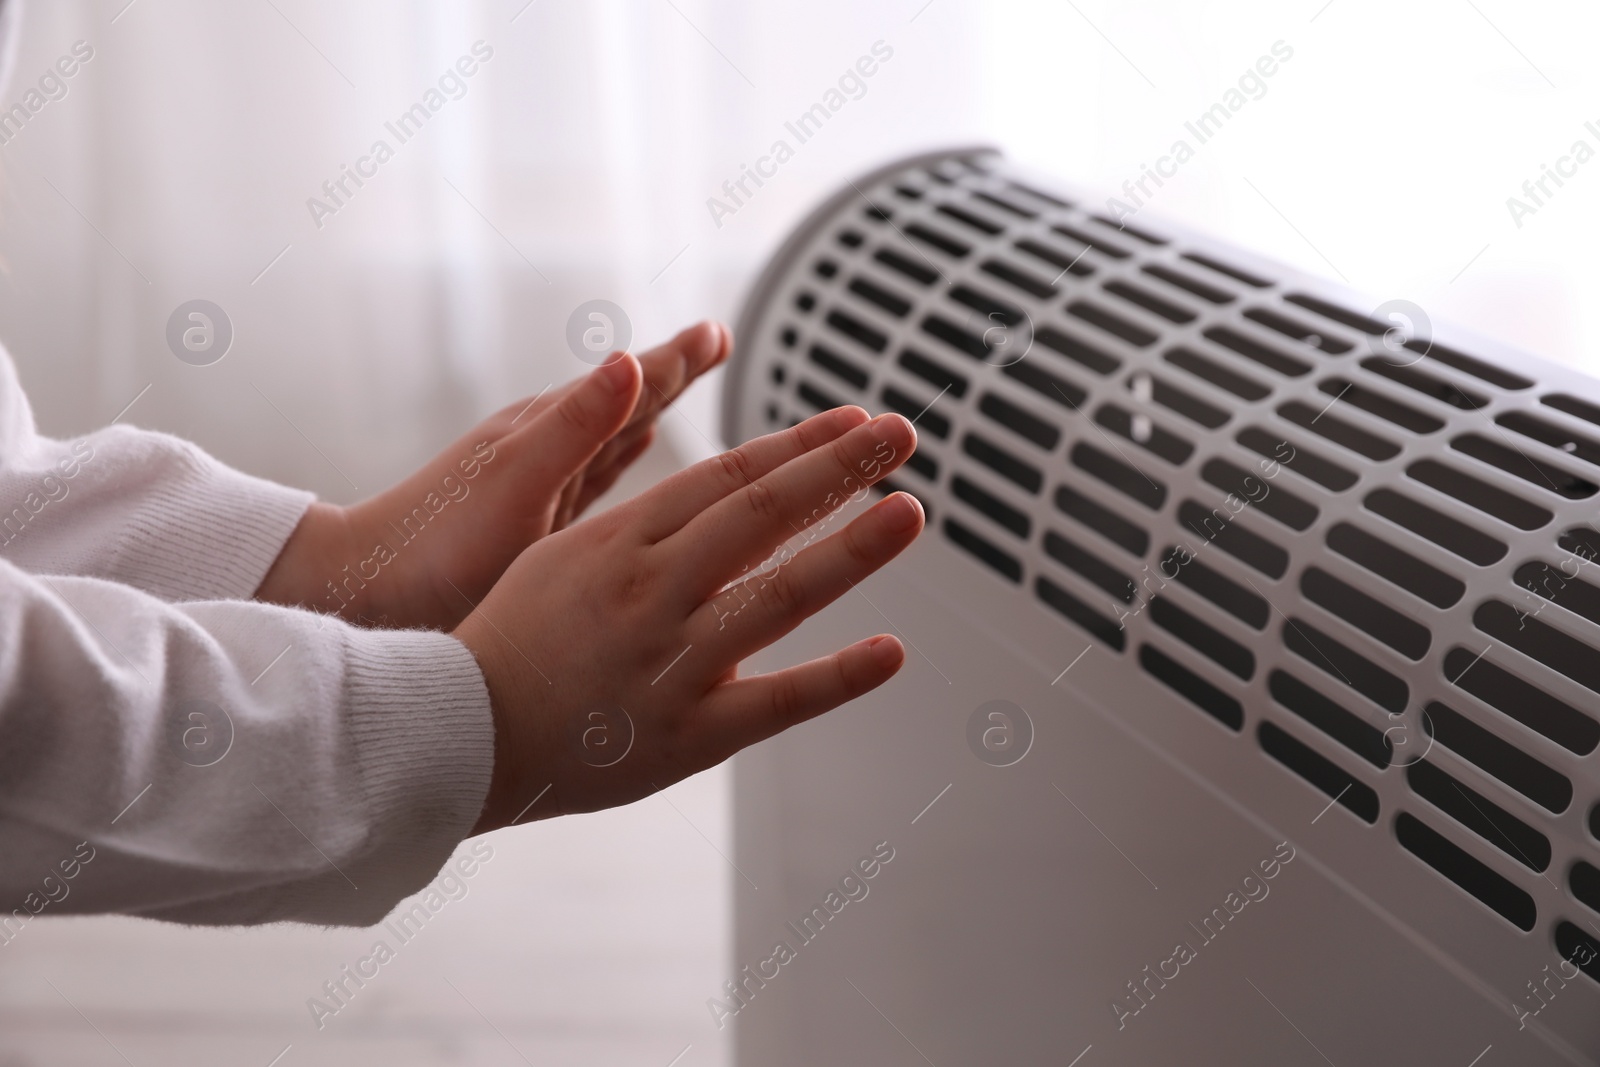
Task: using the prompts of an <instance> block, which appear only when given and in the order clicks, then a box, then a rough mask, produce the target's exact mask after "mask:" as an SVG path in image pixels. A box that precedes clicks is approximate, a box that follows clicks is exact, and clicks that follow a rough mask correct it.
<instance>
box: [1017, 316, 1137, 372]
mask: <svg viewBox="0 0 1600 1067" xmlns="http://www.w3.org/2000/svg"><path fill="white" fill-rule="evenodd" d="M1033 339H1034V340H1035V341H1036V342H1038V343H1039V344H1041V345H1044V346H1045V347H1046V348H1048V349H1050V350H1051V351H1052V352H1056V353H1058V354H1060V355H1063V356H1066V357H1067V358H1068V359H1070V360H1072V361H1073V362H1074V363H1078V364H1081V365H1082V366H1085V367H1087V368H1089V369H1090V370H1092V371H1094V372H1095V373H1096V374H1110V373H1111V372H1112V371H1114V370H1116V369H1117V368H1118V367H1120V366H1122V361H1121V360H1120V359H1118V358H1116V357H1115V356H1112V355H1108V354H1107V353H1105V352H1102V351H1101V350H1100V349H1098V348H1096V347H1095V346H1094V345H1091V344H1089V343H1088V342H1087V341H1080V340H1078V339H1077V338H1076V337H1073V336H1072V335H1071V334H1066V333H1062V332H1061V331H1060V330H1058V329H1056V328H1055V327H1053V326H1041V327H1039V328H1037V329H1035V330H1034V331H1033Z"/></svg>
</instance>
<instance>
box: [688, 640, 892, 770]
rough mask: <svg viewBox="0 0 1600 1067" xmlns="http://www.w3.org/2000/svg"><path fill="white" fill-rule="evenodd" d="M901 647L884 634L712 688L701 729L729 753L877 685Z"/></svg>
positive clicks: (703, 706) (887, 675)
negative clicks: (766, 672)
mask: <svg viewBox="0 0 1600 1067" xmlns="http://www.w3.org/2000/svg"><path fill="white" fill-rule="evenodd" d="M905 661H906V650H905V648H904V647H902V646H901V644H900V642H899V641H898V640H896V639H895V638H893V637H890V636H889V635H887V634H879V635H878V636H877V637H869V638H868V639H867V640H865V641H860V642H858V643H856V644H853V645H851V646H850V647H848V648H843V649H840V650H839V651H838V652H835V653H834V654H833V655H831V656H824V657H823V658H822V659H814V660H812V661H811V662H809V663H802V664H800V665H799V666H796V667H789V668H787V669H785V670H781V671H777V672H776V673H773V674H760V675H756V676H755V677H753V678H741V679H739V680H738V681H734V682H727V683H724V684H722V685H719V686H717V687H716V688H715V689H713V690H712V691H711V692H710V693H709V694H708V695H707V696H706V698H705V700H704V701H703V702H702V703H701V705H700V711H699V714H700V716H701V722H700V727H701V728H702V729H703V730H705V732H706V735H707V736H708V737H709V738H710V739H711V743H712V745H713V747H716V748H721V749H723V750H724V751H726V752H727V754H728V755H732V754H733V753H734V752H737V751H738V750H739V749H741V748H745V747H747V746H749V745H753V744H755V743H756V742H757V741H765V740H766V739H767V738H769V737H771V736H772V735H773V734H776V733H781V732H782V731H784V730H787V729H788V728H789V727H791V726H794V725H796V724H797V723H802V722H805V721H806V720H807V719H812V718H815V717H816V716H818V715H821V714H822V713H823V712H825V711H832V710H833V709H834V708H836V707H838V706H839V705H841V704H845V703H848V702H849V701H852V700H854V699H855V698H856V697H859V696H861V695H862V694H864V693H870V692H871V691H872V690H874V689H876V688H878V686H880V685H882V684H883V683H884V682H887V681H888V680H889V679H890V678H893V677H894V675H895V673H896V672H897V671H899V670H900V667H901V665H902V664H904V663H905Z"/></svg>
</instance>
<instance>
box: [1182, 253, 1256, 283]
mask: <svg viewBox="0 0 1600 1067" xmlns="http://www.w3.org/2000/svg"><path fill="white" fill-rule="evenodd" d="M1183 258H1184V259H1187V260H1188V261H1189V262H1190V263H1198V264H1200V265H1201V266H1202V267H1207V268H1209V269H1211V270H1214V271H1216V272H1217V273H1218V274H1222V275H1225V276H1227V277H1229V278H1232V279H1233V280H1234V281H1236V282H1244V284H1246V285H1248V286H1250V287H1251V288H1253V289H1266V288H1268V287H1269V286H1271V285H1272V283H1271V282H1269V281H1267V280H1266V279H1265V278H1259V277H1257V276H1256V275H1254V274H1250V273H1248V272H1246V271H1244V270H1241V269H1240V268H1238V267H1231V266H1229V265H1228V264H1226V263H1224V262H1222V261H1221V260H1220V259H1215V258H1213V257H1212V256H1206V255H1201V254H1200V253H1199V252H1185V253H1183Z"/></svg>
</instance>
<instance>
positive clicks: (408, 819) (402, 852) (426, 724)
mask: <svg viewBox="0 0 1600 1067" xmlns="http://www.w3.org/2000/svg"><path fill="white" fill-rule="evenodd" d="M345 633H346V673H345V700H344V708H345V728H346V736H347V737H348V738H349V739H350V741H351V743H352V744H353V746H354V753H355V758H356V763H357V767H358V768H359V773H360V774H361V778H362V782H363V786H364V788H363V793H364V796H365V799H366V805H367V816H368V817H367V823H368V826H369V836H368V839H367V842H366V845H365V846H364V847H363V848H362V850H361V853H362V854H361V858H360V860H359V861H358V863H357V866H358V867H359V868H360V870H361V875H360V876H359V877H357V879H356V880H357V881H358V882H360V883H361V893H360V894H359V896H360V898H361V902H360V907H361V909H362V912H363V914H362V915H360V916H358V917H352V918H353V919H354V921H357V922H360V923H363V924H366V923H375V922H378V921H379V920H380V919H382V918H383V916H384V915H386V914H387V913H388V912H389V910H390V909H391V908H392V907H393V906H394V905H395V904H396V903H398V902H399V901H400V900H401V899H403V898H404V897H406V896H409V895H410V894H412V893H415V892H416V891H417V890H419V889H421V888H423V886H425V885H427V884H428V882H429V881H430V880H431V879H432V878H433V877H434V875H436V874H437V873H438V872H439V868H440V867H442V866H443V865H444V863H445V861H446V860H448V859H449V858H450V854H451V852H452V851H453V850H454V849H455V847H456V845H458V844H459V843H460V842H461V840H462V839H463V838H465V837H466V836H467V835H468V834H470V833H471V832H472V827H473V826H474V825H475V824H476V823H477V821H478V816H479V815H480V814H482V812H483V804H484V800H485V798H486V797H487V796H488V793H489V779H490V777H491V775H492V774H493V771H494V719H493V716H492V714H491V712H490V709H489V690H488V687H487V686H486V685H485V684H484V680H483V673H482V671H480V670H479V668H478V664H477V661H476V660H475V659H473V656H472V653H471V652H469V651H468V650H467V648H466V646H465V645H463V644H462V643H461V642H460V641H457V640H456V639H455V638H453V637H450V636H449V635H447V634H441V633H436V632H434V631H430V630H359V629H355V628H350V629H347V630H345ZM352 903H353V904H354V903H356V902H355V901H352Z"/></svg>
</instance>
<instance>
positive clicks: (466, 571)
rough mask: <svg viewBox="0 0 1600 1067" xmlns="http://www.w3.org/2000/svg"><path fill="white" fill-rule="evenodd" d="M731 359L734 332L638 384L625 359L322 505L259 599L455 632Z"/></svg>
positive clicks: (711, 337) (670, 349) (698, 342)
mask: <svg viewBox="0 0 1600 1067" xmlns="http://www.w3.org/2000/svg"><path fill="white" fill-rule="evenodd" d="M730 348H731V337H730V335H729V333H728V331H727V329H726V328H724V327H722V326H720V325H719V324H717V323H713V322H705V323H701V324H700V325H698V326H694V327H691V328H690V329H687V330H685V331H683V332H682V333H680V334H679V335H678V336H677V337H675V338H673V339H672V340H671V341H669V342H667V343H666V344H665V345H662V346H661V347H660V348H657V349H654V350H653V351H651V352H647V353H645V355H644V356H643V357H642V358H641V359H640V360H638V364H637V365H638V367H639V368H640V369H641V370H642V378H643V381H642V382H641V381H640V377H641V374H640V373H639V372H638V371H635V370H633V369H632V368H633V365H634V361H633V360H632V359H631V358H630V359H627V360H626V361H625V362H626V364H627V367H626V369H624V368H622V367H615V368H612V369H611V370H609V371H608V370H599V371H596V372H595V373H593V374H590V375H588V376H587V377H585V378H581V379H579V380H577V381H574V382H571V383H569V384H567V385H565V386H563V387H561V388H559V389H552V390H550V391H549V392H547V393H545V394H544V395H542V396H540V397H539V398H537V399H534V400H532V401H531V403H530V401H529V400H528V399H523V400H519V401H517V402H516V403H514V404H510V405H508V406H507V407H506V408H504V409H503V410H501V411H499V412H498V413H496V414H494V415H492V416H490V417H489V418H488V419H486V420H484V421H483V422H482V423H480V424H479V425H478V426H477V427H475V428H474V429H473V430H472V431H471V432H470V433H468V434H466V435H465V436H463V437H462V438H461V439H460V440H458V441H457V442H456V443H455V444H453V445H451V446H450V447H449V448H447V449H445V450H444V451H443V452H441V453H440V454H439V455H438V456H437V457H435V458H434V459H433V460H432V461H431V462H430V463H428V465H427V466H425V467H423V468H422V469H421V470H419V471H418V472H417V473H416V474H414V475H412V476H411V477H409V478H407V479H406V480H405V481H404V482H401V483H400V484H399V485H396V486H395V487H394V488H392V489H390V490H388V491H386V492H384V493H380V494H379V495H378V496H375V497H372V498H371V499H369V500H364V501H362V502H361V503H359V504H356V505H353V506H351V507H347V508H344V507H338V506H335V505H332V504H324V503H316V504H313V505H312V506H311V509H310V510H309V511H308V512H307V513H306V516H305V517H304V518H303V519H302V520H301V522H300V525H299V526H298V527H297V528H296V529H295V532H294V534H293V535H292V536H291V537H290V539H289V541H288V543H287V544H286V545H285V546H284V549H283V551H282V553H281V554H280V555H279V557H278V559H277V561H276V562H275V563H274V564H273V567H272V569H271V571H269V572H268V574H267V577H266V579H265V580H264V581H263V582H262V584H261V587H260V589H258V590H257V591H256V598H257V599H259V600H267V601H272V602H274V603H280V604H300V605H304V606H306V607H310V608H315V609H317V610H320V611H324V612H337V613H338V614H340V615H341V616H343V617H344V618H346V619H348V620H350V621H358V622H363V623H366V624H369V625H379V626H393V627H414V626H427V627H432V628H436V629H445V630H447V629H449V628H451V627H452V626H454V625H455V624H456V623H457V622H459V621H461V619H463V618H464V617H465V616H466V614H467V612H468V611H470V610H471V609H472V605H473V604H475V603H476V602H477V601H478V600H479V599H480V598H482V597H483V595H484V594H485V593H487V592H488V591H489V588H490V587H491V586H493V585H494V583H495V581H496V580H497V579H498V578H499V577H500V575H501V573H502V572H503V571H504V570H505V569H506V567H508V566H510V564H511V561H512V560H514V559H516V558H517V553H519V552H521V551H522V550H523V549H524V548H527V547H528V546H529V545H530V544H532V543H533V542H534V541H536V540H538V539H539V538H541V537H543V536H544V535H546V534H548V533H550V532H552V531H554V530H559V529H562V528H564V527H565V526H567V525H569V524H570V523H571V522H572V521H573V519H575V518H576V517H577V516H578V515H579V514H581V513H582V512H583V510H584V509H585V508H587V507H588V506H589V504H591V503H592V502H593V501H594V499H595V498H596V497H598V496H599V495H600V494H601V493H603V492H605V491H606V490H607V489H608V488H610V487H611V485H612V484H613V483H614V482H615V481H616V480H617V478H618V476H620V475H621V474H622V472H623V471H624V470H625V469H626V468H627V467H628V465H629V464H630V463H632V462H633V461H634V460H635V459H637V458H638V457H639V456H640V455H641V454H643V452H644V451H645V449H647V448H648V447H649V446H650V443H651V441H652V439H653V438H654V434H655V420H656V416H657V415H658V414H659V413H660V412H661V410H662V409H663V408H664V407H665V406H666V405H667V404H668V403H670V402H671V401H672V400H673V399H675V398H676V397H677V396H678V395H679V394H680V393H681V392H683V390H684V389H685V388H686V387H687V386H688V385H689V384H690V383H691V382H693V381H694V380H695V379H696V378H697V377H699V376H700V375H701V374H704V373H705V372H706V371H708V370H710V369H711V368H712V367H715V366H716V365H718V364H719V363H721V362H722V361H723V360H724V359H726V358H727V356H728V352H729V350H730ZM607 374H615V375H617V376H618V378H617V381H618V386H619V390H618V391H615V392H613V391H611V390H610V389H608V388H607V386H606V385H605V384H604V383H605V379H606V376H607Z"/></svg>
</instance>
